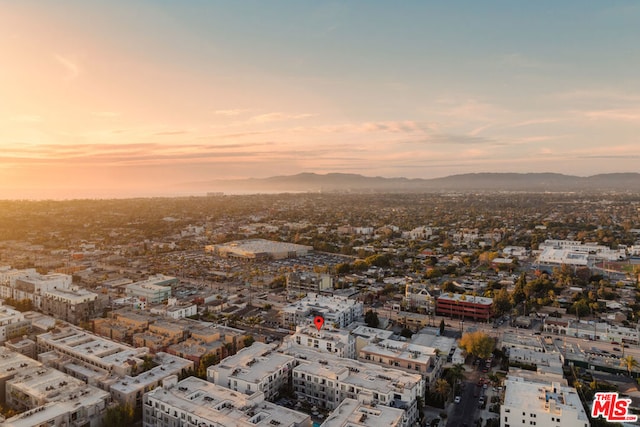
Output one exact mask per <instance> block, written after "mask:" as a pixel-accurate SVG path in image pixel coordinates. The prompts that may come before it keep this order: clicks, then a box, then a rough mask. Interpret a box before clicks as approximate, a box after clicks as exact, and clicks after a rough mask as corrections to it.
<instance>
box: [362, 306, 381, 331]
mask: <svg viewBox="0 0 640 427" xmlns="http://www.w3.org/2000/svg"><path fill="white" fill-rule="evenodd" d="M364 323H366V324H367V326H369V327H370V328H377V327H378V326H379V325H380V319H378V313H376V312H375V311H373V310H368V311H367V312H366V313H365V315H364Z"/></svg>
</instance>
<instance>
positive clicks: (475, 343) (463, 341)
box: [460, 331, 495, 359]
mask: <svg viewBox="0 0 640 427" xmlns="http://www.w3.org/2000/svg"><path fill="white" fill-rule="evenodd" d="M494 345H495V341H494V340H493V338H491V337H490V336H489V335H487V334H485V333H484V332H481V331H476V332H467V333H465V334H463V335H462V338H460V347H461V348H463V349H464V350H465V351H466V352H467V354H471V355H473V356H477V357H480V358H482V359H486V358H487V357H489V356H490V355H491V352H492V351H493V347H494Z"/></svg>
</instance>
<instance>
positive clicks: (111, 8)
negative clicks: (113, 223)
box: [0, 1, 640, 199]
mask: <svg viewBox="0 0 640 427" xmlns="http://www.w3.org/2000/svg"><path fill="white" fill-rule="evenodd" d="M2 7H3V12H4V13H3V14H2V15H1V16H0V51H1V52H3V53H4V55H3V56H4V58H5V61H4V63H5V66H3V67H2V69H0V90H1V93H2V98H3V100H2V102H1V103H0V123H2V126H0V150H1V151H2V154H0V156H1V158H2V160H1V161H0V199H2V198H23V197H24V198H31V197H33V198H69V197H88V196H90V195H91V194H93V195H95V196H96V197H100V196H103V195H106V196H113V195H116V194H118V195H122V196H130V195H144V194H148V195H158V194H167V193H168V190H167V189H168V188H170V187H171V186H172V185H176V184H181V183H185V182H196V181H207V180H214V179H236V178H248V177H255V178H264V177H269V176H275V175H294V174H297V173H300V172H315V173H319V174H325V173H331V172H343V173H357V174H362V175H365V176H385V177H407V178H435V177H443V176H448V175H455V174H463V173H472V172H520V173H528V172H557V173H565V174H570V175H577V176H590V175H594V174H598V173H611V172H640V169H639V168H638V167H637V162H638V159H639V158H640V144H639V143H638V142H639V141H638V136H637V135H638V134H640V133H639V132H638V131H640V79H639V78H638V72H637V70H638V68H639V65H640V59H639V58H640V56H639V55H638V51H639V49H640V48H639V47H638V45H637V42H636V41H637V40H638V39H639V38H640V28H638V27H637V25H636V24H637V22H638V18H640V4H638V3H633V2H626V1H614V2H606V3H601V2H594V1H588V2H585V1H582V2H577V1H575V2H563V3H561V4H558V3H555V2H553V3H552V2H535V3H521V4H515V3H513V2H501V1H491V2H482V3H479V2H453V3H447V4H440V3H436V2H417V1H415V2H414V1H412V2H403V3H401V4H391V3H384V2H350V3H339V2H323V3H315V2H306V1H303V2H299V1H296V2H294V1H274V2H269V3H268V5H266V4H265V3H262V2H257V1H246V2H199V1H188V2H180V3H178V2H176V3H171V2H162V3H158V2H151V1H140V2H136V3H135V4H133V5H132V4H131V3H127V2H122V1H111V2H105V1H103V2H92V3H91V4H88V3H85V2H73V1H62V2H56V3H55V4H54V3H41V2H35V1H23V2H19V3H13V2H8V1H4V2H2ZM163 192H164V193H163ZM167 195H168V194H167Z"/></svg>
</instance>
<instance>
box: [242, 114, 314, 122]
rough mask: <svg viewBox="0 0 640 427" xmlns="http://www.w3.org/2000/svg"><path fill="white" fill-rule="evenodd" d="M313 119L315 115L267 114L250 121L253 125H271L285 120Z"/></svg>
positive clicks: (254, 117)
mask: <svg viewBox="0 0 640 427" xmlns="http://www.w3.org/2000/svg"><path fill="white" fill-rule="evenodd" d="M308 117H313V114H286V113H267V114H260V115H257V116H253V117H251V118H250V119H249V121H250V122H252V123H271V122H278V121H283V120H299V119H306V118H308Z"/></svg>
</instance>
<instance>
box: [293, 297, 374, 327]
mask: <svg viewBox="0 0 640 427" xmlns="http://www.w3.org/2000/svg"><path fill="white" fill-rule="evenodd" d="M363 309H364V305H363V304H362V302H359V301H356V300H354V299H350V298H345V297H340V296H330V297H329V296H323V295H318V294H315V293H309V294H307V296H306V297H305V298H303V299H301V300H299V301H296V302H294V303H291V304H289V305H287V306H285V307H284V308H283V309H282V324H283V326H285V327H288V328H290V329H293V328H294V327H295V326H297V325H307V324H313V323H312V322H313V317H314V316H317V315H320V316H323V317H324V324H325V325H334V326H335V327H337V328H344V327H346V326H347V325H349V324H350V323H351V322H353V321H355V320H357V319H358V318H360V317H361V316H362V315H363Z"/></svg>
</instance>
